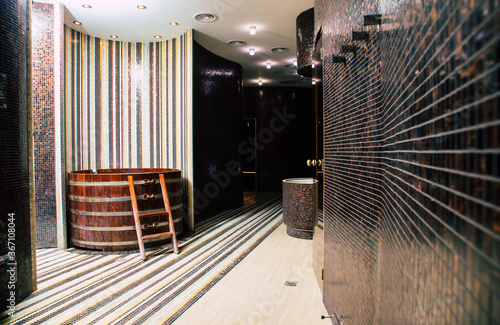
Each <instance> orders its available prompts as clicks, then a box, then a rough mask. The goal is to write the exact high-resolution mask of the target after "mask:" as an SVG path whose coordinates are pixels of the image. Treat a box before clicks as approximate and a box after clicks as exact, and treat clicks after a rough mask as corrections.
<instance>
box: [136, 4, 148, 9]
mask: <svg viewBox="0 0 500 325" xmlns="http://www.w3.org/2000/svg"><path fill="white" fill-rule="evenodd" d="M147 8H148V7H146V6H145V5H138V6H137V9H147Z"/></svg>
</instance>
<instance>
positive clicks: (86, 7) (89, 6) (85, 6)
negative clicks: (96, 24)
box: [82, 5, 92, 9]
mask: <svg viewBox="0 0 500 325" xmlns="http://www.w3.org/2000/svg"><path fill="white" fill-rule="evenodd" d="M82 7H83V8H85V9H90V8H92V6H91V5H82Z"/></svg>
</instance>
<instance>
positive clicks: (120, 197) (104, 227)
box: [68, 168, 183, 251]
mask: <svg viewBox="0 0 500 325" xmlns="http://www.w3.org/2000/svg"><path fill="white" fill-rule="evenodd" d="M159 173H162V174H164V175H165V183H166V185H167V190H168V197H169V200H170V208H171V210H172V219H173V220H174V227H175V233H176V234H177V236H179V235H180V234H181V233H182V230H183V221H182V182H181V171H180V170H178V169H154V168H142V169H97V171H96V172H95V171H92V170H79V171H75V172H72V173H69V190H68V207H69V209H68V215H69V229H70V240H71V242H72V243H73V245H74V246H76V247H80V248H85V249H94V250H102V251H126V250H136V249H139V247H138V244H137V234H136V231H135V225H134V216H133V212H132V203H131V200H130V190H129V186H128V179H127V176H128V175H129V174H130V175H132V176H133V178H134V185H135V192H136V196H137V204H138V208H139V212H140V213H152V212H159V211H165V208H164V204H163V198H162V192H161V187H160V184H159V183H158V182H151V181H150V180H154V179H158V178H159V176H158V174H159ZM141 222H142V234H143V236H145V235H152V234H156V233H161V232H168V218H167V215H161V216H151V217H143V218H141ZM177 238H179V237H177ZM168 242H170V238H168V239H165V238H156V239H151V240H145V241H144V246H145V247H152V246H158V245H163V244H166V243H168Z"/></svg>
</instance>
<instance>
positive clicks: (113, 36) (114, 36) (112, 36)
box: [110, 35, 118, 38]
mask: <svg viewBox="0 0 500 325" xmlns="http://www.w3.org/2000/svg"><path fill="white" fill-rule="evenodd" d="M110 37H111V38H118V36H116V35H111V36H110Z"/></svg>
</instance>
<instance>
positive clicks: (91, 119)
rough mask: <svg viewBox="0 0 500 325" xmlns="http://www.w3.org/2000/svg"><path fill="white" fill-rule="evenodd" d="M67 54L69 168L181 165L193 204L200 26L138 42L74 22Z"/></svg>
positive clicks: (68, 35) (67, 32)
mask: <svg viewBox="0 0 500 325" xmlns="http://www.w3.org/2000/svg"><path fill="white" fill-rule="evenodd" d="M65 51H66V52H65V64H66V65H65V82H66V93H65V102H66V104H65V105H66V130H67V132H66V144H67V146H66V148H67V157H68V160H67V170H68V171H74V170H81V169H93V168H104V169H107V168H177V169H181V170H182V175H183V177H184V180H183V186H184V191H183V192H184V198H183V202H184V203H185V204H186V203H187V204H188V205H186V206H192V203H191V202H192V199H191V197H192V194H191V193H192V191H191V189H190V188H191V184H192V176H191V175H192V167H191V164H192V157H191V155H192V135H191V133H192V131H191V130H192V127H191V123H192V121H191V119H192V116H191V115H192V112H191V110H192V108H191V106H192V105H191V61H190V60H191V55H192V31H190V30H189V31H188V32H186V33H185V34H183V35H181V36H179V37H178V38H175V39H172V40H167V41H159V42H151V43H130V42H119V41H111V40H104V39H99V38H96V37H91V36H89V35H85V34H82V33H80V32H77V31H75V30H73V29H70V28H68V27H66V28H65ZM187 215H188V214H186V215H185V216H184V217H185V218H186V217H187ZM189 215H192V213H189ZM188 222H189V221H188Z"/></svg>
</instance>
